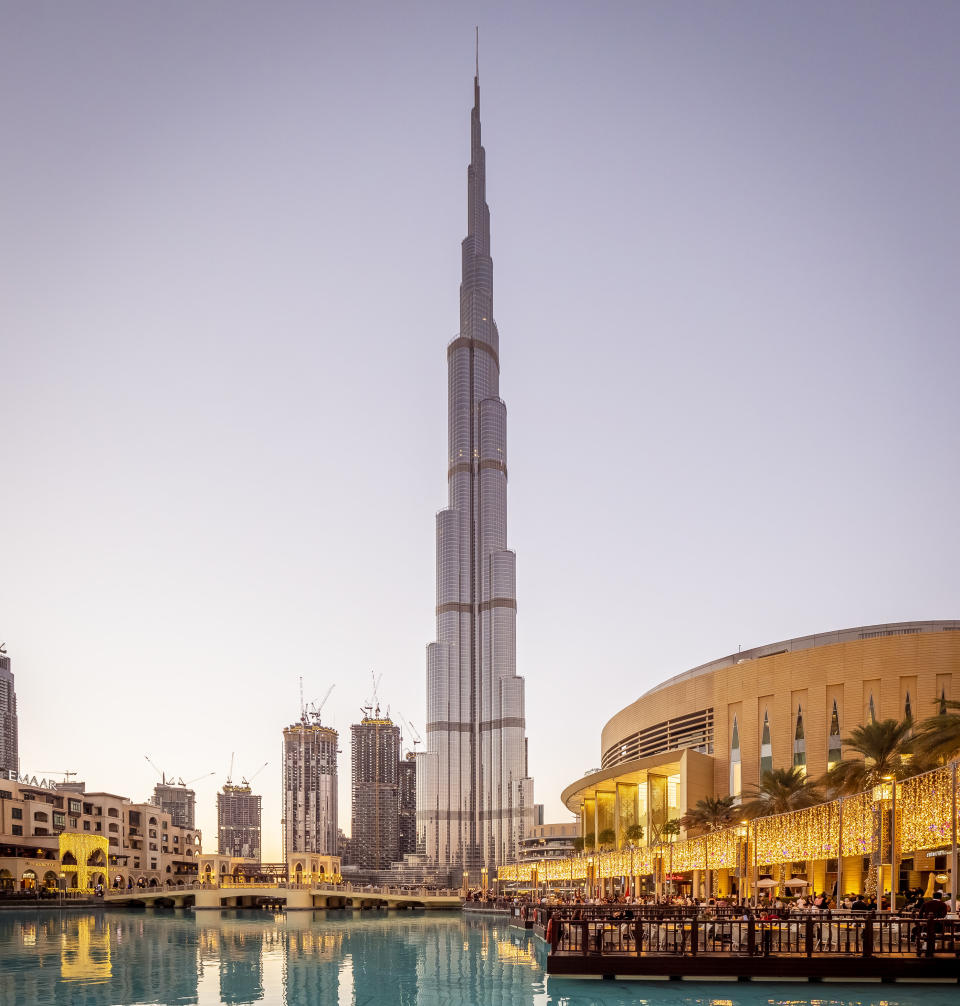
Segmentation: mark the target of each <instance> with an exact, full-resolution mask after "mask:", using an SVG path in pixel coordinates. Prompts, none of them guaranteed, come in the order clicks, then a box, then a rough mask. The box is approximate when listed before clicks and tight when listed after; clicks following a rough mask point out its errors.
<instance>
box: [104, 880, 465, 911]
mask: <svg viewBox="0 0 960 1006" xmlns="http://www.w3.org/2000/svg"><path fill="white" fill-rule="evenodd" d="M462 902H463V898H462V896H461V894H460V892H459V891H455V890H431V889H429V888H426V887H421V888H415V889H412V890H411V889H410V888H402V887H372V886H366V887H362V886H355V885H353V884H297V883H284V882H282V881H281V882H278V883H258V882H256V881H251V882H239V883H230V884H223V885H218V884H200V883H194V884H186V885H177V886H174V885H172V884H171V885H166V886H163V887H133V888H128V889H126V890H123V889H121V890H110V891H104V894H103V903H104V904H105V905H116V906H124V905H153V906H154V907H156V906H160V907H172V908H194V909H196V910H197V911H201V910H204V909H214V910H215V909H220V908H259V907H261V906H262V905H264V904H268V905H276V906H278V907H282V908H285V909H286V910H287V911H311V910H312V909H314V908H360V909H363V908H434V909H436V908H447V909H451V908H452V909H459V908H460V906H461V904H462Z"/></svg>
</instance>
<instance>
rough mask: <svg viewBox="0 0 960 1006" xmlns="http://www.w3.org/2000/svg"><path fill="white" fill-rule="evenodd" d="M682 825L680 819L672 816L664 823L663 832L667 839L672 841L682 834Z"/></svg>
mask: <svg viewBox="0 0 960 1006" xmlns="http://www.w3.org/2000/svg"><path fill="white" fill-rule="evenodd" d="M680 827H681V826H680V819H679V818H677V817H671V818H670V820H669V821H667V822H666V824H664V826H663V828H662V832H663V834H664V835H665V836H666V838H667V841H669V842H672V841H673V840H674V839H675V838H676V837H677V835H679V834H680Z"/></svg>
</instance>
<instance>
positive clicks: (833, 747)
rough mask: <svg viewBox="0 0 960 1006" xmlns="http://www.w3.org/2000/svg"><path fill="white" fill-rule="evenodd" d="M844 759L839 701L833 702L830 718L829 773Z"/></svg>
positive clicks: (828, 743)
mask: <svg viewBox="0 0 960 1006" xmlns="http://www.w3.org/2000/svg"><path fill="white" fill-rule="evenodd" d="M842 757H843V751H842V745H841V743H840V716H839V714H838V713H837V700H836V699H834V700H833V713H832V714H831V716H830V736H829V737H828V738H827V771H828V772H829V771H830V769H832V768H833V767H834V766H835V765H839V764H840V760H841V758H842Z"/></svg>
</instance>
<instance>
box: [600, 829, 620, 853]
mask: <svg viewBox="0 0 960 1006" xmlns="http://www.w3.org/2000/svg"><path fill="white" fill-rule="evenodd" d="M597 844H598V845H599V846H600V848H601V849H612V848H613V847H614V845H616V844H617V833H616V832H615V831H614V830H613V828H604V829H603V831H601V832H600V834H599V835H598V836H597Z"/></svg>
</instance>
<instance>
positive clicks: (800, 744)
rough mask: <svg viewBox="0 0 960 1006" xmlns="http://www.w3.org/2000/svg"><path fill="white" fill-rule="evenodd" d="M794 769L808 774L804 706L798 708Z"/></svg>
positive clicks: (794, 738) (794, 744)
mask: <svg viewBox="0 0 960 1006" xmlns="http://www.w3.org/2000/svg"><path fill="white" fill-rule="evenodd" d="M793 767H794V768H798V769H800V773H801V774H802V775H806V774H807V740H806V737H805V736H804V733H803V706H800V705H798V706H797V727H796V729H795V730H794V732H793Z"/></svg>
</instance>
